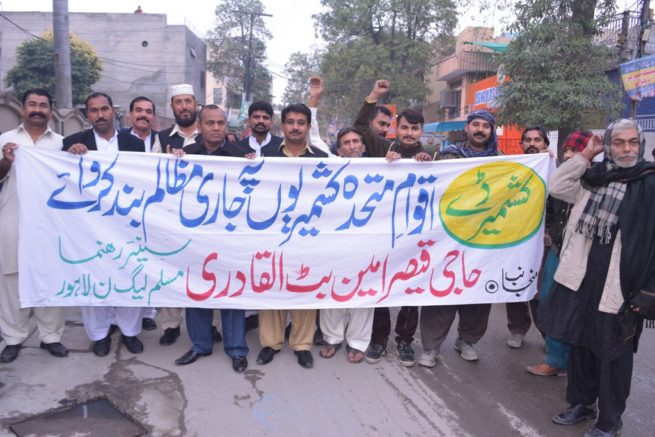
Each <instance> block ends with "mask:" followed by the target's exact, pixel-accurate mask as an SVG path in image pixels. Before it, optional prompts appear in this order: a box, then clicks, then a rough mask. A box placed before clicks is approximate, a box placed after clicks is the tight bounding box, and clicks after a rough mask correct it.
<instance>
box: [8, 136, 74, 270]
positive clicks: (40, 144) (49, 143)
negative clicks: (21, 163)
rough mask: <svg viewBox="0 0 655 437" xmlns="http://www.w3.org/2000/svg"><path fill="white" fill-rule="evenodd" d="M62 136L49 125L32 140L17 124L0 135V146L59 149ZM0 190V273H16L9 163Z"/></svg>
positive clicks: (15, 198) (15, 216) (14, 199)
mask: <svg viewBox="0 0 655 437" xmlns="http://www.w3.org/2000/svg"><path fill="white" fill-rule="evenodd" d="M62 140H63V137H62V136H61V135H59V134H57V133H55V132H54V131H53V130H52V129H50V128H49V127H48V128H47V129H46V131H45V132H44V133H43V135H41V136H40V137H39V138H37V139H36V141H34V140H32V137H31V136H30V134H29V133H28V132H27V131H26V130H25V127H24V126H23V125H22V124H21V125H20V126H18V127H17V128H16V129H13V130H10V131H9V132H5V133H4V134H2V135H0V148H1V147H2V146H4V145H5V144H7V143H16V144H18V145H19V146H20V147H36V148H38V149H44V150H61V149H62V147H63V142H62ZM2 184H3V185H2V189H0V224H1V225H0V273H4V274H6V275H8V274H12V273H17V272H18V188H17V186H16V166H15V165H12V166H11V168H10V169H9V172H8V173H7V175H6V176H5V177H4V178H3V179H2Z"/></svg>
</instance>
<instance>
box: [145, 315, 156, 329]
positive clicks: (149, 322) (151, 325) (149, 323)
mask: <svg viewBox="0 0 655 437" xmlns="http://www.w3.org/2000/svg"><path fill="white" fill-rule="evenodd" d="M141 327H142V328H143V329H145V330H146V331H154V330H155V329H157V322H155V319H151V318H150V317H144V318H143V320H141Z"/></svg>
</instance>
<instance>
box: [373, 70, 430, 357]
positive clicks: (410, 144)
mask: <svg viewBox="0 0 655 437" xmlns="http://www.w3.org/2000/svg"><path fill="white" fill-rule="evenodd" d="M379 82H385V81H378V86H379V85H381V84H380V83H379ZM382 85H383V84H382ZM397 121H398V132H397V139H396V141H394V142H392V143H391V144H390V145H389V147H388V151H387V153H386V158H387V160H388V161H390V162H392V161H395V160H398V159H410V158H413V159H415V160H416V161H431V160H432V157H431V156H430V154H429V153H427V151H426V150H425V149H423V146H422V145H421V142H420V139H421V135H423V123H424V119H423V115H422V114H421V113H420V112H418V111H415V110H413V109H406V110H404V111H403V112H401V113H400V114H398V119H397ZM367 150H368V149H367ZM417 326H418V307H415V306H404V307H401V308H400V311H399V312H398V316H397V317H396V348H397V351H398V359H399V360H400V364H402V365H403V366H407V367H411V366H413V365H414V364H415V363H416V360H415V358H414V349H413V348H412V342H413V341H414V334H415V333H416V328H417ZM390 333H391V312H390V311H389V308H387V307H379V308H375V311H374V313H373V333H372V335H371V344H370V346H369V348H368V351H367V352H366V362H367V363H370V364H375V363H378V362H379V361H380V360H381V359H382V356H383V355H385V354H386V352H387V342H388V341H389V334H390Z"/></svg>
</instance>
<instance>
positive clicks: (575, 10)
mask: <svg viewBox="0 0 655 437" xmlns="http://www.w3.org/2000/svg"><path fill="white" fill-rule="evenodd" d="M613 12H614V2H613V1H612V0H523V1H522V2H520V3H519V4H518V5H517V7H516V21H515V22H514V24H513V25H512V27H511V30H513V31H514V32H517V33H518V36H517V37H516V38H515V39H514V40H513V41H512V42H511V43H510V45H509V49H508V51H507V53H506V54H505V55H504V56H503V57H502V61H501V62H502V65H503V70H504V72H505V73H506V74H507V75H508V76H509V78H510V80H509V81H508V82H506V83H505V84H503V85H502V86H501V87H500V88H499V94H498V99H497V104H498V106H499V112H498V115H499V118H500V120H501V122H503V123H510V124H518V125H522V126H534V125H541V126H544V127H545V128H546V129H549V130H557V129H559V130H560V133H561V134H560V141H563V140H564V137H565V134H566V133H567V132H569V131H570V130H572V129H575V128H580V127H590V126H588V125H587V126H583V124H588V122H585V120H586V119H589V118H591V117H593V116H596V118H598V116H599V115H600V116H601V118H602V119H603V122H604V121H605V120H604V119H605V118H609V117H613V116H615V115H616V114H618V110H619V108H620V104H621V93H620V89H619V87H618V86H617V85H616V84H613V83H612V82H610V80H609V79H608V78H607V76H606V74H605V71H606V70H607V69H608V65H609V63H608V61H609V56H610V55H611V51H610V49H609V48H607V47H604V46H601V45H598V44H594V42H593V38H594V36H595V35H596V34H597V33H598V29H599V28H600V26H602V24H603V23H604V21H605V20H606V19H607V18H608V17H609V16H610V15H611V14H613Z"/></svg>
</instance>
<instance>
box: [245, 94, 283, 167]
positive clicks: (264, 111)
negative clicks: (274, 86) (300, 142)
mask: <svg viewBox="0 0 655 437" xmlns="http://www.w3.org/2000/svg"><path fill="white" fill-rule="evenodd" d="M248 126H249V127H250V131H251V134H250V135H249V136H248V137H246V138H244V139H242V140H241V141H239V143H238V144H239V146H240V147H242V148H243V147H249V148H251V149H252V150H254V151H255V153H257V156H260V155H261V148H262V147H264V146H267V145H268V144H272V145H273V146H274V147H277V146H279V145H280V144H281V143H282V137H278V136H275V135H271V132H270V130H271V126H273V106H271V104H270V103H268V102H263V101H257V102H253V103H252V104H251V105H250V106H249V107H248Z"/></svg>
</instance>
